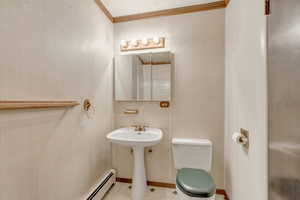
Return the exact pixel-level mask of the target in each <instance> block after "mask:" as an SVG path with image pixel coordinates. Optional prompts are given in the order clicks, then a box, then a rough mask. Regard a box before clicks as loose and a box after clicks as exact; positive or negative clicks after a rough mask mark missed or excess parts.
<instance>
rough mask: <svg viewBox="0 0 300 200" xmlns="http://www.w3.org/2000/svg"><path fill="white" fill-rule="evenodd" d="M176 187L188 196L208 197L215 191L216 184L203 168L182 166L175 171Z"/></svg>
mask: <svg viewBox="0 0 300 200" xmlns="http://www.w3.org/2000/svg"><path fill="white" fill-rule="evenodd" d="M176 183H177V187H178V189H179V190H181V191H182V192H183V193H184V194H186V195H188V196H190V197H199V198H201V197H202V198H209V197H212V196H213V195H214V194H215V192H216V185H215V183H214V181H213V179H212V177H211V175H210V174H208V173H207V172H206V171H205V170H202V169H191V168H183V169H180V170H179V171H178V173H177V178H176Z"/></svg>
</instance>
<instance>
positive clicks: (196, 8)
mask: <svg viewBox="0 0 300 200" xmlns="http://www.w3.org/2000/svg"><path fill="white" fill-rule="evenodd" d="M229 1H230V0H221V1H217V2H212V3H206V4H198V5H192V6H185V7H180V8H172V9H166V10H160V11H153V12H145V13H139V14H133V15H126V16H118V17H113V16H112V14H111V13H110V12H109V11H108V9H107V8H106V7H105V6H104V4H103V3H102V1H101V0H95V2H96V3H97V5H98V6H99V8H100V9H101V10H102V11H103V13H104V14H105V15H106V16H107V17H108V19H109V20H110V21H111V22H112V23H121V22H128V21H134V20H140V19H147V18H154V17H162V16H172V15H180V14H187V13H193V12H200V11H206V10H214V9H221V8H225V7H226V6H227V5H228V3H229Z"/></svg>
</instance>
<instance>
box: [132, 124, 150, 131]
mask: <svg viewBox="0 0 300 200" xmlns="http://www.w3.org/2000/svg"><path fill="white" fill-rule="evenodd" d="M132 127H134V131H140V132H144V131H146V128H147V127H148V126H144V125H133V126H132Z"/></svg>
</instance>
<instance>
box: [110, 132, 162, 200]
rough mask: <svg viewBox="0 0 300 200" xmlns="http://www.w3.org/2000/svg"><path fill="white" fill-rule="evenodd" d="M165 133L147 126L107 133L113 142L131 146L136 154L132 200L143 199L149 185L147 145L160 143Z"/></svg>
mask: <svg viewBox="0 0 300 200" xmlns="http://www.w3.org/2000/svg"><path fill="white" fill-rule="evenodd" d="M162 137H163V133H162V131H161V130H160V129H157V128H146V130H145V131H135V129H134V128H120V129H118V130H115V131H113V132H111V133H109V134H108V135H107V139H108V140H110V141H111V142H112V143H116V144H120V145H124V146H130V147H132V149H133V155H134V170H133V178H132V200H143V199H144V198H145V189H146V187H147V181H146V173H145V158H144V154H145V153H144V149H145V147H149V146H154V145H156V144H158V143H159V142H160V141H161V140H162Z"/></svg>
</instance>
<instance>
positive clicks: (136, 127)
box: [131, 125, 140, 131]
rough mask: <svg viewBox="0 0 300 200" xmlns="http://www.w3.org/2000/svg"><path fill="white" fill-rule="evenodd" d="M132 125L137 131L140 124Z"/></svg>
mask: <svg viewBox="0 0 300 200" xmlns="http://www.w3.org/2000/svg"><path fill="white" fill-rule="evenodd" d="M131 127H133V128H134V130H135V131H137V130H138V129H139V127H140V126H139V125H131Z"/></svg>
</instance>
